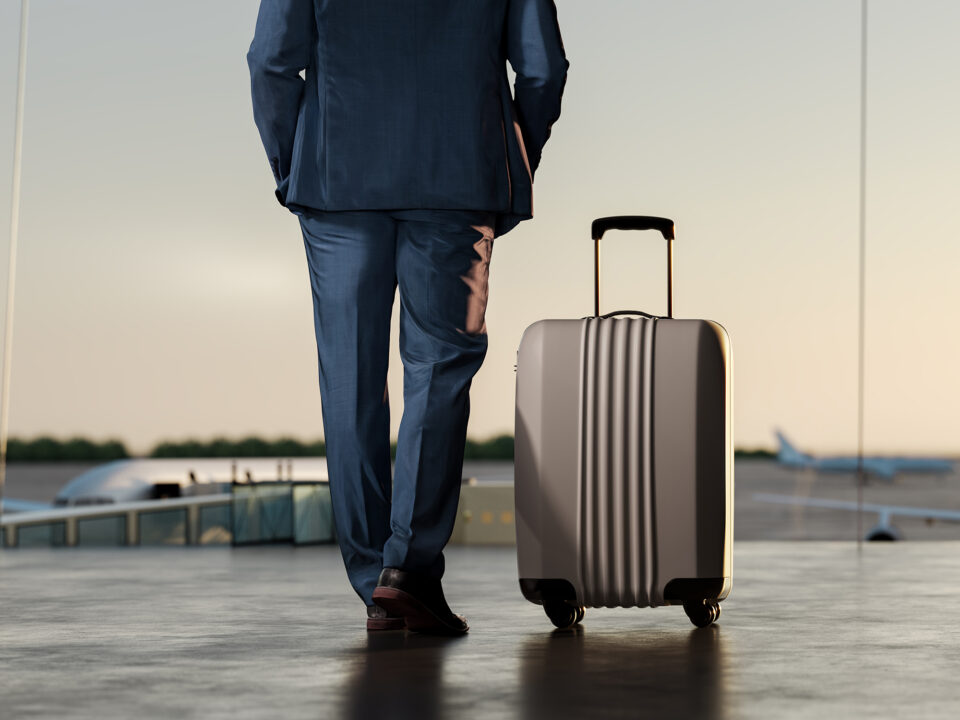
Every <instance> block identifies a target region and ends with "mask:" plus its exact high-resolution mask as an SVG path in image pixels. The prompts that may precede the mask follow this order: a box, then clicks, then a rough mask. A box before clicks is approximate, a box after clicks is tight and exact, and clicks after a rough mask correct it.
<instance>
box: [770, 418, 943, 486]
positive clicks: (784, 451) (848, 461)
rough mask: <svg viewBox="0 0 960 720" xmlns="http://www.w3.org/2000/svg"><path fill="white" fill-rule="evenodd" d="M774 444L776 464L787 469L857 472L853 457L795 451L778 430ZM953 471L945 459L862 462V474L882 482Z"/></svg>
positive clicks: (878, 457) (868, 458) (867, 458)
mask: <svg viewBox="0 0 960 720" xmlns="http://www.w3.org/2000/svg"><path fill="white" fill-rule="evenodd" d="M777 441H778V442H779V444H780V447H779V450H778V452H777V461H778V462H779V463H780V464H781V465H785V466H786V467H792V468H799V469H804V470H806V469H810V470H817V471H820V472H856V471H857V466H858V459H857V456H856V455H852V456H851V455H834V456H829V457H814V456H813V455H809V454H807V453H804V452H800V451H799V450H797V449H796V448H795V447H794V446H793V444H792V443H791V442H790V441H789V440H788V439H787V437H786V436H785V435H784V434H783V433H782V432H780V431H779V430H777ZM953 469H954V463H953V461H952V460H947V459H945V458H929V457H891V456H884V455H869V456H865V457H864V458H863V470H864V472H866V473H867V474H869V475H875V476H876V477H881V478H884V479H885V480H892V479H893V478H894V477H896V475H897V474H898V473H904V472H912V473H943V474H949V473H952V472H953Z"/></svg>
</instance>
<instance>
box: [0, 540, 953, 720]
mask: <svg viewBox="0 0 960 720" xmlns="http://www.w3.org/2000/svg"><path fill="white" fill-rule="evenodd" d="M958 554H960V544H958V543H955V542H928V543H913V544H911V543H894V544H870V545H865V546H864V548H863V552H862V554H861V555H858V553H857V550H856V546H855V545H854V544H846V543H828V542H808V543H791V542H741V543H738V545H737V546H736V552H735V563H734V574H735V580H734V589H733V592H732V593H731V595H730V597H729V598H728V600H727V601H726V602H725V603H724V606H723V616H722V617H721V620H720V623H719V625H718V626H715V627H712V628H709V629H705V630H695V629H694V628H693V626H692V625H690V624H689V623H688V621H687V619H686V617H685V616H684V614H683V611H682V609H680V608H676V607H666V608H656V609H632V610H626V609H613V610H608V609H597V610H592V609H588V611H587V616H586V619H585V621H584V625H583V626H582V627H581V628H580V629H579V630H577V631H575V632H571V631H567V632H560V631H556V632H553V631H552V626H551V625H550V624H549V622H548V621H547V619H546V617H545V616H544V615H543V614H542V611H541V609H540V608H539V607H538V606H535V605H531V604H529V603H527V602H526V601H525V600H523V599H522V598H521V596H520V594H519V591H518V589H517V584H516V575H515V572H516V570H515V555H514V552H513V550H512V549H484V548H452V549H450V550H448V553H447V565H448V568H449V569H448V574H447V579H446V583H445V584H446V588H447V595H448V599H449V601H450V604H451V606H452V607H453V608H454V609H455V610H457V611H460V612H463V613H464V614H465V615H466V616H467V617H468V619H469V621H470V623H471V626H472V627H471V631H470V633H469V635H467V636H466V637H463V638H457V639H437V638H430V637H424V636H418V635H413V634H407V633H404V632H392V633H381V634H372V635H369V636H368V635H367V633H366V631H365V630H364V629H363V623H364V610H363V607H362V604H361V603H360V602H359V601H358V600H357V599H356V596H355V595H353V593H352V590H351V589H350V588H349V586H348V585H347V582H346V579H345V575H344V573H343V570H342V567H341V563H340V557H339V553H338V551H337V550H336V549H335V548H333V547H330V546H323V547H301V548H294V547H290V546H274V547H253V548H240V549H230V548H197V547H186V548H170V549H165V548H160V549H155V548H129V549H104V550H92V549H91V550H80V549H61V550H27V549H24V550H8V551H2V552H0V608H2V616H0V717H2V718H4V720H13V719H19V718H29V717H44V718H48V717H49V718H56V717H65V718H120V717H122V718H131V717H136V718H172V717H177V718H192V717H197V718H201V717H202V718H271V719H272V718H340V717H344V718H378V719H379V718H411V720H412V719H416V720H431V719H432V718H445V717H450V718H487V717H489V718H498V719H500V718H504V719H509V718H567V717H569V718H607V717H610V718H637V717H651V718H679V719H689V718H765V719H768V718H777V719H782V718H800V717H803V718H806V717H811V718H817V719H818V720H828V719H832V718H860V717H863V718H867V717H870V718H876V717H882V718H894V717H903V718H911V719H912V718H920V717H922V718H939V717H944V718H947V717H950V718H953V717H956V714H957V708H958V706H960V687H958V685H957V684H956V678H957V677H958V676H960V618H958V615H957V607H958V603H957V597H958V591H960V561H958Z"/></svg>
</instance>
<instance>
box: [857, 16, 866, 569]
mask: <svg viewBox="0 0 960 720" xmlns="http://www.w3.org/2000/svg"><path fill="white" fill-rule="evenodd" d="M866 257H867V0H861V2H860V260H859V264H860V308H859V326H858V333H857V550H858V551H860V550H862V549H863V485H864V477H863V405H864V369H865V358H866V347H865V346H866V309H867V308H866V305H867V302H866V301H867V297H866V279H867V278H866Z"/></svg>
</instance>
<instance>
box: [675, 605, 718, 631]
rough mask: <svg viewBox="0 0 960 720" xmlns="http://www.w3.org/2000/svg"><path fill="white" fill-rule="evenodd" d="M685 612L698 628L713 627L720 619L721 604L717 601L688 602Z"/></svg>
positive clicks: (684, 606)
mask: <svg viewBox="0 0 960 720" xmlns="http://www.w3.org/2000/svg"><path fill="white" fill-rule="evenodd" d="M683 610H684V612H686V613H687V617H688V618H690V622H692V623H693V624H694V625H696V626H697V627H698V628H704V627H707V626H709V625H712V624H713V623H715V622H716V621H717V619H718V618H719V617H720V603H719V602H717V601H716V600H688V601H687V602H685V603H684V604H683Z"/></svg>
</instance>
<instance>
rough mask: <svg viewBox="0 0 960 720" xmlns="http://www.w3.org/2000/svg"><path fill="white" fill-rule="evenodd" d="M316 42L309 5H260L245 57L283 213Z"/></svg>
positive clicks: (263, 0)
mask: <svg viewBox="0 0 960 720" xmlns="http://www.w3.org/2000/svg"><path fill="white" fill-rule="evenodd" d="M316 42H317V27H316V20H315V18H314V12H313V0H260V11H259V14H258V15H257V25H256V29H255V30H254V35H253V41H252V42H251V43H250V49H249V51H248V52H247V65H248V67H249V68H250V90H251V95H252V97H253V120H254V122H255V123H256V125H257V129H258V130H259V131H260V138H261V140H262V141H263V147H264V149H265V150H266V151H267V159H268V160H269V161H270V168H271V170H273V176H274V179H275V180H276V182H277V190H276V196H277V200H279V201H280V204H281V205H283V206H284V207H286V192H287V183H288V182H289V180H290V177H289V176H290V162H291V160H292V156H293V139H294V135H295V134H296V130H297V117H298V115H299V112H300V98H301V96H302V94H303V88H304V80H303V78H301V77H300V71H301V70H303V69H305V68H306V67H307V66H308V65H309V64H310V59H311V57H312V55H313V48H314V46H315V44H316Z"/></svg>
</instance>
